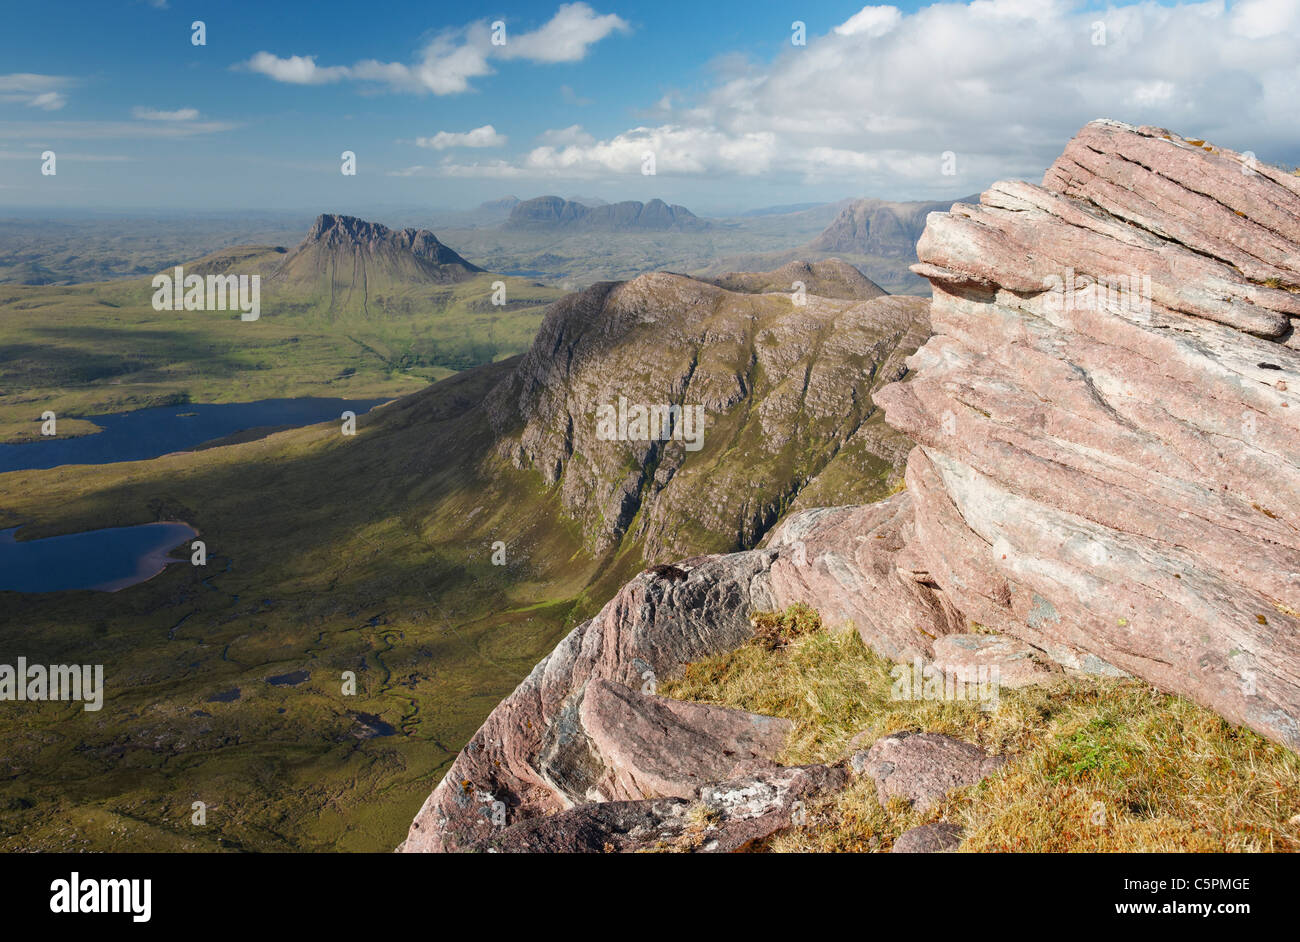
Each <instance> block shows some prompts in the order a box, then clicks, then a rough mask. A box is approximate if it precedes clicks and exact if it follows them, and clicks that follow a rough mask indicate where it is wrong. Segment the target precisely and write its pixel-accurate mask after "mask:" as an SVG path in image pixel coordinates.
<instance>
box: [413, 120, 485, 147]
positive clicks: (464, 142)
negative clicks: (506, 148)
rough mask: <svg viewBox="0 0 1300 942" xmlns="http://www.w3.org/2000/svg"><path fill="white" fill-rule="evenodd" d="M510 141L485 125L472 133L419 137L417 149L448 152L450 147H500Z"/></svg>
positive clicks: (452, 132)
mask: <svg viewBox="0 0 1300 942" xmlns="http://www.w3.org/2000/svg"><path fill="white" fill-rule="evenodd" d="M507 140H508V138H507V137H506V136H505V135H504V134H498V133H497V130H496V128H494V127H492V125H490V124H485V125H483V127H481V128H475V129H474V130H472V131H465V132H463V133H462V132H456V131H439V132H438V133H437V134H435V135H433V137H417V138H416V139H415V143H416V146H417V147H427V148H429V149H430V150H446V149H447V148H449V147H500V146H502V145H503V144H505V142H506V141H507Z"/></svg>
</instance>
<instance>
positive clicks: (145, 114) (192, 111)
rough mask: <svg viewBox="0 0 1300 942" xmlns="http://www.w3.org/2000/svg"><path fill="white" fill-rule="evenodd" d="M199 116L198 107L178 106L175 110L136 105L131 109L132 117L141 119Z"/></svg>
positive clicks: (184, 118)
mask: <svg viewBox="0 0 1300 942" xmlns="http://www.w3.org/2000/svg"><path fill="white" fill-rule="evenodd" d="M198 116H199V110H198V109H197V108H178V109H176V110H175V111H159V110H158V109H157V108H146V107H144V106H143V105H136V106H135V107H134V108H132V109H131V117H133V118H136V119H138V120H140V121H193V120H194V119H195V118H197V117H198Z"/></svg>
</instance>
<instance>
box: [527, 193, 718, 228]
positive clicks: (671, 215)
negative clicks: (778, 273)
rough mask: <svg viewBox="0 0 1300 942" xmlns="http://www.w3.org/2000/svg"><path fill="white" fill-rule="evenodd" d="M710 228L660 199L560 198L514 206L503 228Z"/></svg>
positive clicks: (685, 210) (685, 209) (544, 198)
mask: <svg viewBox="0 0 1300 942" xmlns="http://www.w3.org/2000/svg"><path fill="white" fill-rule="evenodd" d="M708 227H709V223H707V222H705V221H704V220H703V219H700V217H698V216H696V215H695V214H694V213H693V212H691V211H690V210H689V209H687V208H686V207H685V206H670V205H669V204H667V203H665V202H664V201H663V200H659V199H653V200H651V201H650V202H648V203H641V202H637V201H635V200H625V201H624V202H621V203H605V204H603V205H599V206H589V205H587V204H586V203H579V202H575V201H574V200H567V199H564V198H563V197H559V196H539V197H537V198H536V199H531V200H523V201H522V202H519V203H517V204H515V206H514V208H513V209H511V211H510V216H509V218H508V219H506V221H505V223H504V225H503V226H502V228H503V229H505V230H506V231H513V232H639V231H646V232H666V231H670V230H676V231H698V230H701V229H707V228H708Z"/></svg>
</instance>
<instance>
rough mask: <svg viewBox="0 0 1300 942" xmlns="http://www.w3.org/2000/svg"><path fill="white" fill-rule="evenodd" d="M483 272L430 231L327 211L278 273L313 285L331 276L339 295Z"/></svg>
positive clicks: (451, 279)
mask: <svg viewBox="0 0 1300 942" xmlns="http://www.w3.org/2000/svg"><path fill="white" fill-rule="evenodd" d="M481 271H483V269H481V268H479V267H478V266H477V265H471V264H470V263H469V262H467V261H465V259H463V258H461V257H460V256H459V255H457V254H456V253H455V252H454V251H452V250H451V249H449V248H448V247H447V246H445V245H443V244H442V243H441V242H439V241H438V237H437V236H435V235H434V234H433V233H432V232H430V231H429V230H428V229H398V230H394V229H389V228H388V227H387V226H385V225H383V224H381V223H377V222H366V221H365V220H364V219H358V218H357V217H355V216H340V215H337V214H335V213H322V214H321V215H319V216H317V217H316V221H315V222H314V223H313V224H312V227H311V229H310V230H308V232H307V236H306V238H305V239H303V241H302V243H301V244H300V245H299V246H298V247H297V248H296V249H294V250H293V252H292V253H290V255H289V257H288V258H286V259H285V260H284V262H283V264H282V265H281V266H280V270H279V273H278V276H277V277H278V278H279V279H280V280H283V281H288V282H308V283H312V282H318V281H320V280H321V279H322V278H328V279H329V281H330V283H331V284H332V286H333V294H335V295H338V294H339V293H341V292H347V291H351V290H354V289H356V290H360V291H362V292H364V291H366V290H367V289H368V285H369V283H370V282H372V281H373V282H380V283H387V282H402V281H413V282H433V283H435V284H450V283H452V282H457V281H464V280H465V279H467V278H469V277H470V276H471V275H473V274H475V273H477V272H481Z"/></svg>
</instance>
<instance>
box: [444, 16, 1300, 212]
mask: <svg viewBox="0 0 1300 942" xmlns="http://www.w3.org/2000/svg"><path fill="white" fill-rule="evenodd" d="M1098 24H1101V27H1100V28H1099V27H1098ZM1297 33H1300V0H1237V2H1235V3H1228V2H1226V0H1207V2H1201V3H1190V4H1183V5H1180V6H1172V7H1167V6H1162V5H1160V4H1159V3H1156V2H1154V0H1142V2H1138V3H1130V4H1127V5H1121V6H1115V7H1109V8H1106V9H1096V8H1092V9H1089V8H1088V7H1087V6H1085V4H1083V3H1081V2H1076V0H974V2H970V3H966V4H960V3H942V4H934V5H932V6H928V7H922V8H921V9H919V10H917V11H915V12H913V13H903V12H900V10H898V9H897V8H895V7H892V6H876V5H873V6H867V7H863V8H862V9H861V10H859V11H858V12H856V13H854V14H853V15H852V16H850V17H848V18H847V19H845V20H844V21H843V22H842V23H840V24H838V25H837V26H834V27H833V28H831V29H830V30H829V31H828V32H826V33H825V34H823V35H819V36H813V35H809V36H808V39H807V45H806V46H804V47H788V48H786V49H785V50H784V51H783V52H782V53H781V54H779V55H778V56H777V57H776V58H775V60H773V61H771V62H750V61H743V60H742V61H737V60H736V59H735V57H730V58H729V59H728V60H727V62H726V67H725V70H723V71H721V72H720V73H719V74H718V77H717V79H716V80H715V81H714V82H713V84H712V85H711V86H709V87H707V88H705V90H704V91H702V92H701V93H699V94H697V95H696V96H695V97H694V98H693V99H692V100H689V101H687V100H681V99H680V96H678V95H674V96H673V97H671V98H666V99H665V100H663V101H661V102H660V104H659V106H658V108H657V110H655V111H654V112H653V113H654V114H655V119H654V121H653V122H651V123H650V124H648V125H645V126H640V127H634V128H630V129H628V130H625V131H623V132H621V133H618V134H614V135H613V136H610V137H607V138H605V139H602V140H595V141H572V142H568V143H560V142H558V141H545V140H544V141H543V144H542V146H540V147H537V148H534V149H533V150H532V151H530V152H528V153H526V154H524V155H522V156H520V157H518V158H517V159H516V160H514V161H513V162H512V165H511V166H512V167H513V168H514V169H516V170H520V171H530V172H532V173H533V174H534V175H536V176H572V177H577V178H584V177H595V176H601V175H604V176H609V175H613V174H625V173H637V172H640V168H641V158H642V154H643V152H646V151H653V152H654V153H655V162H656V171H657V173H658V174H661V175H709V176H740V177H746V176H755V175H759V174H763V175H786V176H787V177H789V178H791V179H795V180H805V181H819V180H840V181H844V182H845V183H846V184H848V185H851V186H852V189H853V191H854V192H863V193H873V194H880V195H888V194H891V193H901V194H904V195H908V194H911V195H916V196H924V195H927V194H934V195H936V196H941V195H949V194H951V193H952V192H954V191H961V190H969V189H976V188H978V187H981V186H983V185H985V184H987V183H988V182H989V181H990V180H992V179H995V178H1000V177H1014V176H1020V177H1027V178H1030V179H1033V178H1036V177H1037V176H1039V175H1041V173H1042V171H1043V170H1044V168H1045V167H1046V166H1047V165H1048V164H1049V163H1050V162H1051V161H1052V160H1053V159H1054V158H1055V156H1056V155H1057V154H1059V153H1060V150H1061V148H1062V146H1063V145H1064V143H1065V141H1066V140H1068V139H1069V138H1070V137H1071V136H1072V135H1073V134H1074V133H1075V132H1076V131H1077V130H1078V129H1079V128H1080V127H1081V126H1082V125H1084V124H1085V123H1086V122H1088V121H1090V120H1092V119H1093V118H1098V117H1111V118H1116V119H1119V120H1123V121H1128V122H1131V123H1134V124H1155V125H1159V126H1164V127H1170V128H1173V129H1176V130H1179V131H1182V132H1185V133H1187V134H1190V135H1193V136H1196V137H1201V138H1206V139H1209V140H1212V141H1214V142H1215V143H1218V144H1220V145H1223V146H1227V147H1232V148H1234V149H1237V150H1246V149H1251V150H1254V151H1255V152H1256V153H1258V154H1259V155H1260V156H1261V158H1262V159H1269V158H1267V157H1266V155H1267V154H1269V153H1273V154H1275V155H1277V156H1275V157H1274V158H1272V159H1283V157H1284V156H1286V155H1290V159H1291V161H1292V162H1294V160H1295V158H1296V157H1298V156H1300V154H1297V153H1296V141H1295V138H1294V129H1295V128H1296V127H1297V126H1300V65H1298V64H1297V58H1296V46H1295V36H1296V35H1297ZM556 133H559V132H556ZM947 152H951V153H952V154H953V155H954V158H955V165H956V170H957V174H956V176H955V177H954V176H944V175H943V170H944V168H945V160H944V155H945V153H947ZM951 163H952V162H951V161H950V162H948V165H949V166H950V165H951ZM442 172H443V173H446V174H452V173H453V172H454V171H453V170H452V169H451V168H449V167H444V168H443V170H442ZM484 172H485V171H484V169H483V168H481V167H479V168H476V170H475V173H477V174H479V175H482V174H483V173H484ZM488 172H496V173H498V174H501V175H505V174H506V172H507V171H506V170H505V169H504V168H502V167H495V168H493V169H492V170H491V171H488Z"/></svg>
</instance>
